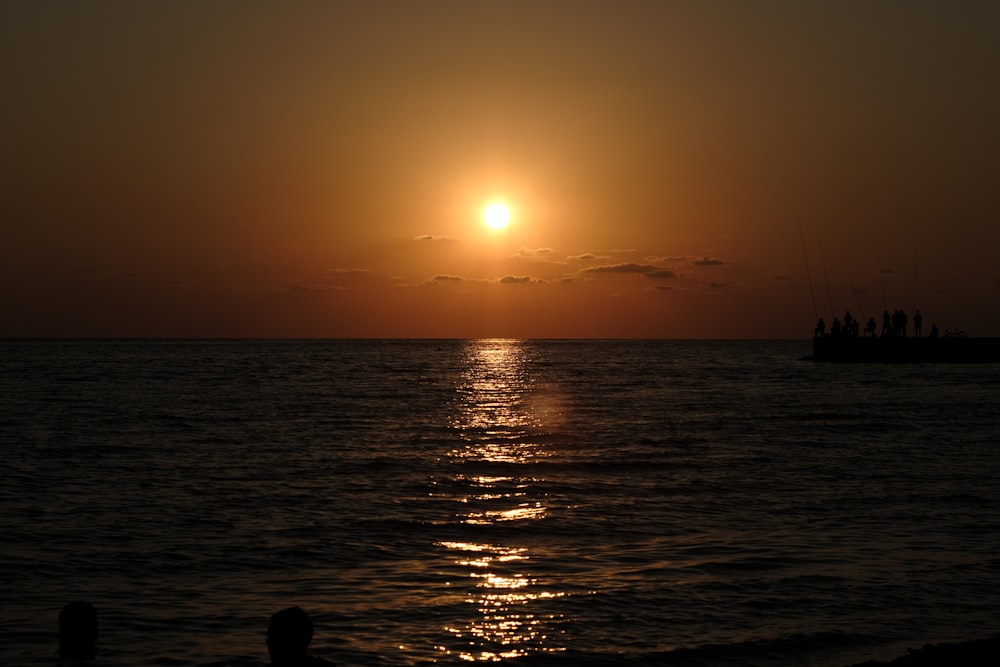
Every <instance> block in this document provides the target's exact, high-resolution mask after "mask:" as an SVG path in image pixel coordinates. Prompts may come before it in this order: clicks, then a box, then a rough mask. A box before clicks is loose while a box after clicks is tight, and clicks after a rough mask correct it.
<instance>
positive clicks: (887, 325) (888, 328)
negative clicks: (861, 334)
mask: <svg viewBox="0 0 1000 667" xmlns="http://www.w3.org/2000/svg"><path fill="white" fill-rule="evenodd" d="M882 335H883V336H891V335H892V316H891V315H889V310H888V309H886V310H885V312H883V313H882Z"/></svg>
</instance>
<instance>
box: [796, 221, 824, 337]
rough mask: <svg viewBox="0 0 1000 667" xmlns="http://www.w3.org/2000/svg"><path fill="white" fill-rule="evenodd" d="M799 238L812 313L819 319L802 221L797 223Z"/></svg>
mask: <svg viewBox="0 0 1000 667" xmlns="http://www.w3.org/2000/svg"><path fill="white" fill-rule="evenodd" d="M799 240H800V241H802V257H803V259H805V260H806V277H807V278H808V279H809V296H810V297H812V303H813V314H814V315H815V316H816V321H817V322H818V321H819V308H817V307H816V292H815V291H814V290H813V279H812V272H811V271H810V270H809V253H807V252H806V237H805V236H804V235H803V234H802V223H801V222H800V223H799Z"/></svg>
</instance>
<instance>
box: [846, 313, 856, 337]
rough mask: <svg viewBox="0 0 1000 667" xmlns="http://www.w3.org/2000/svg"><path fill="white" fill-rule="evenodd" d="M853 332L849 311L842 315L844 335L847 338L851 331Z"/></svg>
mask: <svg viewBox="0 0 1000 667" xmlns="http://www.w3.org/2000/svg"><path fill="white" fill-rule="evenodd" d="M853 330H854V316H853V315H851V311H847V312H846V313H844V333H845V334H847V335H848V336H850V335H851V331H853Z"/></svg>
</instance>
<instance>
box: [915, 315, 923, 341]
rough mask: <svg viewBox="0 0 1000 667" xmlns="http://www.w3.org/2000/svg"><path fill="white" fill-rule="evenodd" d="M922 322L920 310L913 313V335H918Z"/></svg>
mask: <svg viewBox="0 0 1000 667" xmlns="http://www.w3.org/2000/svg"><path fill="white" fill-rule="evenodd" d="M923 322H924V316H923V315H921V314H920V311H919V310H918V311H917V312H915V313H913V335H914V336H920V335H921V334H920V325H921V324H923Z"/></svg>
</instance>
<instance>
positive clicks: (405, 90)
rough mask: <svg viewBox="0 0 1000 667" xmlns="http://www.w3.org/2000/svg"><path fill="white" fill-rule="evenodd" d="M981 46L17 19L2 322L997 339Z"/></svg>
mask: <svg viewBox="0 0 1000 667" xmlns="http://www.w3.org/2000/svg"><path fill="white" fill-rule="evenodd" d="M997 35H1000V3H996V2H972V1H965V2H963V1H954V2H927V1H922V0H908V1H902V0H899V1H896V0H883V1H879V2H868V1H865V2H862V1H851V0H846V1H844V2H811V1H801V0H797V1H783V0H771V1H757V0H746V1H739V2H737V1H735V0H733V1H728V2H717V1H714V0H705V1H699V2H671V1H669V0H661V1H658V2H645V1H641V0H633V1H621V2H618V1H616V2H610V1H608V2H592V1H588V0H574V1H571V2H563V1H557V0H549V1H546V0H538V1H534V2H518V1H511V2H486V1H482V2H468V1H463V2H438V1H433V0H431V1H428V2H416V1H406V2H393V1H388V0H386V1H380V2H333V1H327V2H322V1H319V0H312V1H296V0H292V1H288V2H281V3H276V2H254V1H252V0H247V1H244V2H224V1H213V2H186V1H183V0H179V1H170V2H166V1H162V2H161V1H156V0H151V1H148V2H132V1H124V2H119V1H112V0H96V1H94V2H86V3H83V2H51V1H49V0H32V1H31V2H21V1H15V0H10V1H3V2H0V86H2V90H3V91H4V103H3V105H2V106H0V156H2V157H0V170H2V173H0V336H4V337H22V336H25V337H35V336H39V337H338V338H339V337H352V338H353V337H379V338H410V337H418V338H483V337H503V338H787V339H794V338H808V337H809V336H810V335H811V334H812V331H813V327H814V324H815V321H816V319H817V317H824V318H825V319H826V320H827V321H828V322H829V321H830V320H831V319H832V317H833V316H834V315H838V316H843V313H844V312H845V311H846V310H850V311H851V312H852V313H853V314H854V316H855V317H857V316H859V315H860V316H862V317H870V316H872V315H875V316H877V317H878V319H880V316H881V313H882V311H883V310H884V309H888V310H890V311H892V310H894V309H896V308H901V309H903V310H905V311H907V312H909V313H912V312H913V309H914V308H919V309H920V310H921V311H922V313H923V315H924V322H925V324H924V327H925V329H926V328H929V325H930V324H931V323H934V324H936V325H937V326H938V327H939V328H940V329H941V330H942V332H944V331H948V330H962V331H965V332H967V333H968V334H969V335H977V336H1000V307H998V306H1000V267H998V266H997V262H996V254H997V252H998V250H1000V182H998V180H1000V39H997ZM494 202H501V203H503V204H505V205H506V206H507V207H508V210H509V212H510V224H508V225H507V226H506V227H504V228H503V229H493V228H491V227H489V226H487V225H486V224H485V223H484V220H483V211H484V209H485V208H486V207H487V206H488V205H489V204H491V203H494Z"/></svg>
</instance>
